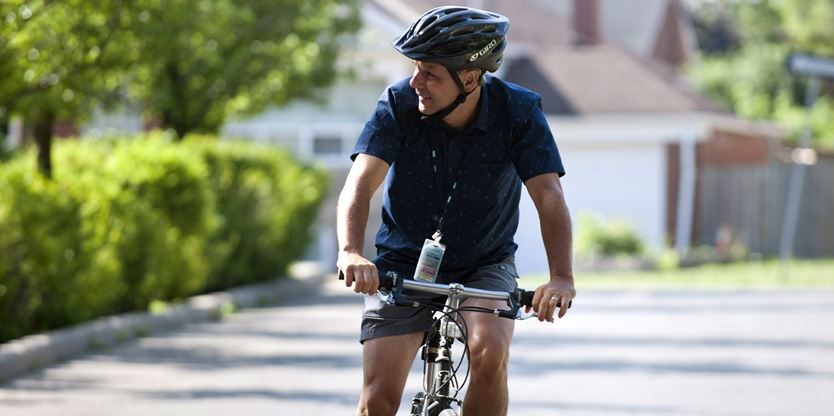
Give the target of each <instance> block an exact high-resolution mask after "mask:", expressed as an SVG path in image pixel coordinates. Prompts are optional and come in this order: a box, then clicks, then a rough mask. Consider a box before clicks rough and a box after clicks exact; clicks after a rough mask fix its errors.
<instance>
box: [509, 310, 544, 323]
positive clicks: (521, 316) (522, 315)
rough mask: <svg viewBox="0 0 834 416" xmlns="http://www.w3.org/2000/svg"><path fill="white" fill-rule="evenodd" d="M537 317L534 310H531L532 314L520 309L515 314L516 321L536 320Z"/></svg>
mask: <svg viewBox="0 0 834 416" xmlns="http://www.w3.org/2000/svg"><path fill="white" fill-rule="evenodd" d="M537 316H539V315H538V314H536V311H534V310H533V308H530V312H525V311H524V308H519V309H518V312H516V314H515V319H517V320H519V321H523V320H525V319H530V318H535V317H537Z"/></svg>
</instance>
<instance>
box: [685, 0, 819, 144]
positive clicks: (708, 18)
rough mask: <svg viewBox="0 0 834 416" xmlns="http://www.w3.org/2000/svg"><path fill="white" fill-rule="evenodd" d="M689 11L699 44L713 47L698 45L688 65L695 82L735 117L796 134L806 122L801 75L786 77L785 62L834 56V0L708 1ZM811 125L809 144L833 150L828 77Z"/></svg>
mask: <svg viewBox="0 0 834 416" xmlns="http://www.w3.org/2000/svg"><path fill="white" fill-rule="evenodd" d="M695 12H696V15H695V16H696V22H699V23H698V24H697V26H699V27H701V30H698V32H697V33H698V36H699V43H700V44H701V45H710V46H711V47H712V46H714V45H719V46H718V47H712V48H711V49H703V48H702V50H701V53H702V56H701V59H700V61H698V62H696V64H695V65H693V66H692V67H691V70H690V74H691V75H692V78H693V79H694V80H695V82H696V84H697V85H698V86H699V87H700V88H701V89H702V90H703V91H704V92H705V93H706V94H707V95H709V96H711V97H712V98H714V99H716V100H717V101H719V102H721V103H723V104H725V105H726V106H727V107H728V108H729V109H731V110H733V111H734V112H735V113H736V114H738V115H739V116H742V117H745V118H750V119H768V120H775V121H776V122H778V123H780V124H781V125H783V126H785V127H786V128H787V129H788V130H789V132H790V133H791V137H792V138H793V139H796V138H797V137H798V135H799V132H800V131H801V129H802V127H803V125H804V120H805V115H804V114H805V110H804V107H803V106H804V100H805V96H804V95H805V83H806V82H807V79H803V78H801V77H797V76H794V75H792V74H791V73H790V72H789V71H788V69H787V66H786V60H787V58H788V56H789V55H790V54H791V53H792V52H804V53H808V54H812V55H821V56H828V57H834V26H833V25H832V24H831V22H832V21H834V2H833V1H831V0H757V1H752V0H714V1H710V2H704V3H701V5H700V6H699V7H698V8H697V9H696V11H695ZM728 22H730V23H729V24H728ZM728 27H729V28H732V30H734V33H733V34H732V35H730V36H728V35H727V34H726V33H724V32H725V30H726V29H727V28H728ZM721 38H723V39H724V40H725V41H724V42H723V43H722V42H721ZM733 39H738V41H737V42H734V41H733ZM728 40H729V41H728ZM811 124H812V131H813V137H814V144H815V145H816V146H817V147H821V148H828V149H834V84H832V83H831V82H828V83H826V85H825V87H824V89H823V95H822V96H821V97H820V98H819V99H818V101H817V103H816V105H815V106H814V107H813V109H812V113H811Z"/></svg>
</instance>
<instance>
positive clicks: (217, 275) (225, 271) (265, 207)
mask: <svg viewBox="0 0 834 416" xmlns="http://www.w3.org/2000/svg"><path fill="white" fill-rule="evenodd" d="M184 144H185V145H186V146H188V147H190V148H191V149H193V152H194V153H198V154H201V155H202V156H203V158H204V160H205V163H206V165H207V166H208V171H209V178H210V182H211V184H212V189H214V191H215V192H216V195H217V210H218V214H219V223H220V226H219V227H218V229H217V231H216V233H215V234H214V235H213V238H212V243H211V246H212V249H213V255H212V258H213V259H214V261H215V263H216V266H215V268H214V270H213V273H212V274H211V276H210V278H209V284H208V285H207V289H208V290H214V289H219V288H223V287H229V286H233V285H238V284H241V283H246V282H253V281H261V280H265V279H269V278H273V277H275V276H276V275H281V274H283V273H284V272H286V269H287V267H288V266H289V263H290V262H291V261H292V260H293V259H295V258H297V257H299V256H300V255H301V254H303V252H304V250H305V249H306V247H307V245H308V244H309V242H310V240H311V238H312V236H311V234H310V229H311V225H312V223H313V221H314V220H315V218H316V215H317V212H318V206H319V204H320V203H321V201H322V200H323V197H324V192H325V191H326V189H327V176H326V173H325V172H323V171H321V170H317V169H312V168H309V167H304V166H302V165H300V164H299V163H298V162H297V161H296V160H295V159H294V158H293V157H292V156H291V155H290V154H289V153H287V152H285V151H278V150H275V149H274V148H268V147H265V146H261V145H256V144H252V143H248V142H240V141H238V142H228V141H217V140H216V139H214V138H212V137H205V136H189V137H188V138H186V141H185V142H184Z"/></svg>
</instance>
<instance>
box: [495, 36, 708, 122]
mask: <svg viewBox="0 0 834 416" xmlns="http://www.w3.org/2000/svg"><path fill="white" fill-rule="evenodd" d="M503 78H504V79H506V80H507V81H510V82H514V83H516V84H519V85H522V86H525V87H527V88H530V89H533V90H536V91H538V92H539V93H540V94H541V95H542V105H543V108H544V110H545V112H546V113H549V114H579V113H615V112H618V113H623V112H625V113H628V112H678V111H716V110H718V108H717V107H716V106H714V105H712V104H710V103H709V102H708V101H707V100H705V99H704V98H703V97H701V96H700V95H698V94H697V93H695V92H694V91H692V90H691V89H690V88H689V87H688V86H687V85H686V84H684V83H683V81H681V80H680V79H679V78H678V77H677V76H676V75H675V73H674V72H673V71H671V70H669V69H668V68H667V67H665V66H662V65H658V64H656V63H653V62H651V61H649V60H647V59H643V58H639V57H637V56H636V55H633V54H630V53H628V52H626V51H624V50H623V49H621V48H619V47H616V46H611V45H596V46H586V47H554V48H550V49H548V50H545V51H538V52H537V53H535V54H528V55H526V56H524V57H520V58H517V59H516V60H514V61H512V62H509V63H508V68H507V70H506V72H505V73H504V76H503Z"/></svg>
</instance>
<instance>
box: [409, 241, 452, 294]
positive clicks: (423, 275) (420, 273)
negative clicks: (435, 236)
mask: <svg viewBox="0 0 834 416" xmlns="http://www.w3.org/2000/svg"><path fill="white" fill-rule="evenodd" d="M444 252H446V246H445V245H443V244H440V242H438V241H434V240H430V239H428V238H427V239H426V241H425V242H424V243H423V250H422V251H421V252H420V259H419V260H417V268H416V269H415V270H414V280H421V281H424V282H429V283H434V281H435V280H437V274H438V273H439V272H440V261H441V260H443V253H444Z"/></svg>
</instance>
